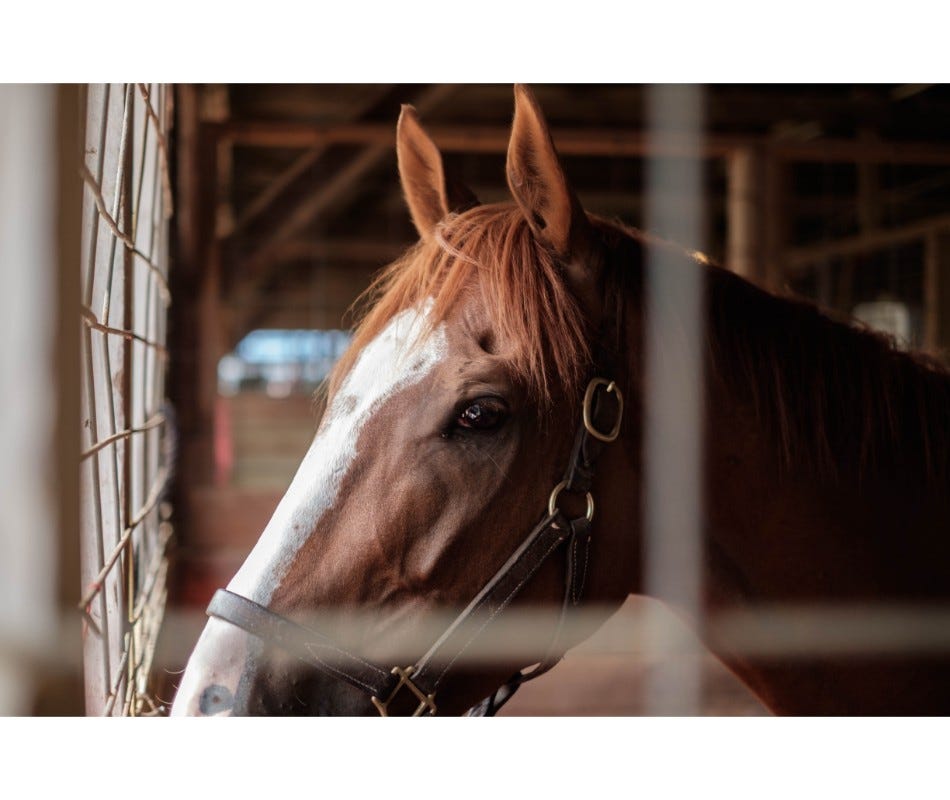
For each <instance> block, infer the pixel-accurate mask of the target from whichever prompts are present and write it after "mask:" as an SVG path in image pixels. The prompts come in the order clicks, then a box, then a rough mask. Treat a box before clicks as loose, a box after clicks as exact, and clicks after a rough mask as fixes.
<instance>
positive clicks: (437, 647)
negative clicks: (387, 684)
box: [412, 511, 572, 694]
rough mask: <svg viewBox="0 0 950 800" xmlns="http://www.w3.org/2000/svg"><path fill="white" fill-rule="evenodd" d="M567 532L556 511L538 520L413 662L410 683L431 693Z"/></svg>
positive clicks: (563, 539)
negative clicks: (439, 634)
mask: <svg viewBox="0 0 950 800" xmlns="http://www.w3.org/2000/svg"><path fill="white" fill-rule="evenodd" d="M571 535H572V528H571V524H570V522H569V521H568V520H567V519H566V518H565V517H564V515H563V514H561V512H560V511H556V512H555V513H554V514H548V515H547V516H546V517H545V518H544V519H542V520H541V521H540V522H539V523H538V524H537V525H536V526H535V527H534V529H533V530H532V531H531V533H530V534H528V537H527V538H526V539H525V540H524V542H522V544H521V546H520V547H519V548H518V549H517V550H515V552H514V553H512V554H511V556H510V557H509V559H508V560H507V561H506V562H505V563H504V564H503V565H502V566H501V568H500V569H499V570H498V571H497V572H496V573H495V575H494V577H492V579H491V580H490V581H489V582H488V583H487V584H485V586H484V588H482V590H481V591H480V592H479V593H478V594H477V595H476V596H475V598H474V599H473V600H472V602H471V603H469V604H468V606H467V607H466V608H465V609H464V610H463V611H462V613H461V614H459V615H458V617H456V619H455V621H454V622H453V623H452V624H451V625H450V626H449V628H448V629H447V630H446V631H445V633H443V634H442V636H440V637H439V639H438V640H437V641H436V643H435V644H433V645H432V647H431V648H429V652H427V653H426V654H425V655H424V656H423V657H422V658H421V659H419V661H418V662H416V666H415V669H414V670H413V678H412V680H413V683H415V684H416V686H418V687H419V688H420V689H422V690H423V691H425V692H426V693H428V694H434V693H435V691H436V690H437V689H438V687H439V684H440V683H441V682H442V679H443V678H444V677H445V675H446V674H447V673H448V671H449V670H450V669H451V668H452V666H453V665H454V664H455V662H456V661H458V659H459V658H460V657H461V656H462V655H463V654H464V653H465V651H466V650H467V649H468V647H469V646H470V645H471V644H472V642H473V641H475V639H476V638H477V637H478V635H479V634H480V633H481V632H482V631H483V630H484V629H485V628H486V627H488V625H490V624H491V622H492V621H493V620H494V619H495V618H496V617H497V616H498V615H499V614H500V613H501V612H502V611H504V610H505V608H507V607H508V605H509V604H510V603H511V601H512V600H513V599H514V598H515V596H516V595H517V594H518V592H520V591H521V589H522V587H523V586H524V585H525V584H526V583H527V582H528V581H529V580H530V579H531V578H532V577H533V576H534V575H535V573H536V572H537V571H538V570H539V569H540V568H541V565H542V564H543V563H544V562H545V561H546V560H547V559H548V557H549V556H550V555H551V554H552V553H553V552H554V551H555V550H557V549H558V548H559V546H560V545H561V544H562V543H563V542H564V541H565V540H566V539H567V538H568V537H570V536H571Z"/></svg>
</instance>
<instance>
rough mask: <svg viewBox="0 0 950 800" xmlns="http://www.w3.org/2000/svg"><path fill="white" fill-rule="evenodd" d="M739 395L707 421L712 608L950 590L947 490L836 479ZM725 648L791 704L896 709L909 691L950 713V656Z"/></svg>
mask: <svg viewBox="0 0 950 800" xmlns="http://www.w3.org/2000/svg"><path fill="white" fill-rule="evenodd" d="M730 400H731V398H729V397H727V396H719V397H711V398H710V413H709V420H708V423H709V424H707V433H706V450H705V477H706V493H705V503H706V509H705V518H706V529H705V536H706V541H705V542H704V556H705V575H704V580H705V592H706V602H707V605H708V606H709V608H708V611H709V613H711V614H713V615H715V614H716V613H717V612H720V611H730V610H743V611H749V610H752V611H754V610H755V608H756V606H758V607H760V608H761V607H768V608H771V609H775V608H776V607H782V608H786V609H787V608H789V607H791V608H793V609H794V608H798V609H802V610H805V611H808V612H813V613H819V614H820V608H821V607H822V606H829V605H830V606H838V607H840V606H842V605H844V606H850V607H854V606H855V605H860V606H861V607H862V608H865V609H866V610H867V612H868V613H875V612H880V611H893V610H894V608H895V606H896V607H898V608H906V607H907V606H908V605H918V606H919V605H923V604H933V603H940V604H945V603H947V602H948V601H950V579H948V575H950V537H948V536H947V535H946V531H947V530H950V506H948V504H947V502H946V497H945V496H940V495H939V493H934V495H933V496H932V497H929V498H928V496H927V495H926V493H925V492H922V491H915V490H914V489H912V488H908V489H906V490H903V491H902V490H894V489H891V490H890V491H885V490H884V488H885V487H884V485H882V484H879V485H875V484H874V483H873V481H871V482H869V483H867V484H863V485H860V486H859V485H857V484H853V485H849V484H848V483H846V482H845V483H841V484H838V485H828V484H827V483H823V482H822V481H821V480H820V479H819V478H818V477H816V476H815V475H814V474H813V473H812V472H810V471H807V470H795V469H794V468H791V469H783V468H780V467H778V466H777V464H778V463H779V459H778V458H777V457H776V454H775V453H774V452H773V450H772V448H771V447H770V446H769V444H768V441H769V437H768V436H766V435H765V434H764V432H762V431H760V430H757V428H756V422H755V421H754V417H753V415H751V414H749V413H748V411H747V410H744V409H742V408H741V407H738V406H736V405H734V404H732V403H731V402H730ZM713 423H714V424H713ZM710 645H711V647H712V648H713V649H714V650H716V649H717V643H716V642H714V641H710ZM719 655H720V656H721V657H723V659H724V660H725V661H726V662H727V663H729V664H730V666H731V667H732V668H733V669H734V670H735V671H736V672H737V673H738V674H739V675H740V676H741V677H743V678H744V679H745V680H746V681H747V682H748V683H749V684H750V685H751V686H753V688H756V689H757V690H758V691H759V693H760V694H761V695H762V696H763V698H764V699H766V700H767V702H769V703H770V704H771V705H772V707H773V708H775V709H776V710H779V711H786V712H791V713H848V712H859V713H877V712H880V713H886V712H887V711H888V710H890V708H891V707H890V706H888V705H887V703H889V702H894V701H895V700H902V701H903V702H904V705H903V706H899V708H900V709H902V710H904V711H906V712H907V713H927V712H926V711H925V709H927V708H932V705H933V703H938V704H939V703H943V704H945V705H944V710H943V713H947V710H948V709H947V707H946V705H948V704H950V688H948V686H950V670H948V664H947V663H946V662H944V663H943V664H938V663H937V662H932V661H931V662H926V663H925V662H921V661H915V660H912V659H910V658H904V659H902V658H894V659H890V660H887V659H884V660H881V661H873V659H872V660H871V661H870V662H867V665H866V666H868V669H865V670H863V671H862V670H860V669H857V668H858V667H860V666H861V665H862V663H863V662H861V661H860V660H857V661H855V660H854V659H851V660H848V659H847V658H840V657H839V658H833V657H826V655H822V656H816V657H812V658H808V657H807V656H806V657H804V658H803V657H802V654H800V653H799V654H797V655H794V656H789V657H781V658H779V659H778V660H773V661H772V662H764V661H763V662H758V663H757V662H755V661H754V660H752V659H749V658H747V657H745V656H743V655H740V654H735V653H730V652H729V650H728V645H724V646H723V647H722V648H721V650H720V652H719ZM856 670H857V671H856ZM928 675H934V676H940V677H942V679H943V681H942V683H940V682H939V681H938V680H937V679H936V677H935V678H934V679H933V680H928V679H927V677H925V676H928ZM869 681H871V683H874V681H878V683H874V685H873V686H871V685H868V682H869ZM940 686H942V687H943V688H939V687H940ZM875 689H877V690H879V691H880V695H876V694H875ZM895 692H896V695H895ZM937 695H939V697H938V696H937Z"/></svg>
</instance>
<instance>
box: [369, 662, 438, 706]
mask: <svg viewBox="0 0 950 800" xmlns="http://www.w3.org/2000/svg"><path fill="white" fill-rule="evenodd" d="M413 669H414V668H413V667H393V668H392V674H393V675H398V676H399V683H397V684H396V686H395V688H394V689H393V690H392V692H391V693H390V695H389V697H387V698H386V699H385V700H380V699H379V698H378V697H371V698H370V700H372V701H373V705H374V706H376V710H377V711H378V712H379V716H381V717H388V716H389V704H390V703H391V702H392V701H393V698H394V697H395V696H396V695H397V694H399V690H400V689H402V687H403V686H406V687H408V688H409V691H410V692H412V693H413V694H414V695H415V696H416V697H417V698H418V700H419V707H418V708H417V709H416V710H415V711H414V712H413V713H412V716H414V717H421V716H422V715H423V714H425V715H426V716H428V717H434V716H435V695H434V694H425V693H424V692H423V691H422V689H420V688H419V687H418V686H416V685H415V684H414V683H413V682H412V680H411V678H412V672H413Z"/></svg>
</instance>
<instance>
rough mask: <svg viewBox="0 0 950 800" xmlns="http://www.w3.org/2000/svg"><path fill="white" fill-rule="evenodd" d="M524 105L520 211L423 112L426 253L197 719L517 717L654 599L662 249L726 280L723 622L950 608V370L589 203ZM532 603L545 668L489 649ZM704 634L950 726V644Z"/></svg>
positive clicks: (206, 688)
mask: <svg viewBox="0 0 950 800" xmlns="http://www.w3.org/2000/svg"><path fill="white" fill-rule="evenodd" d="M514 94H515V108H514V118H513V122H512V128H511V136H510V141H509V146H508V151H507V164H506V171H507V181H508V187H509V189H510V193H511V195H512V202H506V203H495V204H480V203H479V202H478V200H477V199H476V198H475V196H474V195H473V194H472V193H471V192H470V191H469V190H468V189H466V188H465V187H464V185H463V184H461V183H460V182H458V181H457V180H456V179H455V178H454V177H453V176H451V175H449V174H447V172H446V171H445V169H444V166H443V161H442V157H441V154H440V153H439V150H438V149H437V147H436V145H435V143H434V142H433V140H432V139H431V138H430V137H429V135H428V134H427V133H426V132H425V130H424V129H423V127H422V125H421V123H420V121H419V118H418V115H417V114H416V113H415V111H414V109H413V108H412V107H410V106H403V108H402V111H401V114H400V117H399V121H398V123H397V136H396V139H397V141H396V154H397V162H398V170H399V176H400V180H401V184H402V188H403V192H404V194H405V198H406V201H407V205H408V209H409V212H410V216H411V218H412V221H413V223H414V225H415V227H416V229H417V230H418V233H419V240H418V242H417V243H416V244H415V245H413V246H412V247H410V248H409V249H408V250H407V251H406V252H405V253H404V255H403V256H402V257H400V258H399V259H398V260H396V261H395V262H393V263H392V264H390V265H389V266H388V267H386V268H385V269H384V270H383V271H382V272H381V274H380V275H379V277H378V278H377V279H376V280H375V281H374V283H373V286H372V287H371V289H370V290H369V295H368V298H369V299H368V303H367V308H368V310H367V311H366V312H365V315H364V316H363V318H362V319H361V321H360V323H359V325H358V327H357V329H356V331H355V336H354V339H353V342H352V345H351V347H350V349H349V350H348V351H347V353H346V354H345V355H344V357H343V358H342V360H341V361H340V363H339V364H338V365H337V366H336V368H335V370H334V372H333V374H332V376H331V378H330V382H329V388H328V391H327V399H326V410H325V412H324V414H323V417H322V420H321V423H320V426H319V428H318V431H317V433H316V436H315V438H314V440H313V442H312V445H311V447H310V450H309V451H308V453H307V454H306V456H305V457H304V459H303V462H302V464H301V466H300V468H299V471H298V472H297V474H296V476H295V477H294V478H293V481H292V482H291V484H290V487H289V488H288V490H287V493H286V495H285V496H284V497H283V499H282V500H281V502H280V503H279V505H278V507H277V509H276V511H275V512H274V515H273V518H272V519H271V521H270V522H269V523H268V525H267V526H266V528H265V530H264V532H263V534H262V536H261V538H260V540H259V541H258V543H257V544H256V545H255V547H254V548H253V550H252V552H251V553H250V555H249V556H248V558H247V560H246V561H245V562H244V563H243V565H242V566H241V567H240V569H239V571H238V572H237V574H236V575H235V576H234V578H233V579H232V580H231V582H230V583H229V584H228V587H227V589H226V590H219V592H218V594H217V595H215V598H214V599H213V600H212V603H211V606H210V607H209V615H210V619H209V620H208V621H207V624H206V626H205V628H204V630H203V632H202V633H201V636H200V639H199V640H198V642H197V644H196V646H195V648H194V650H193V652H192V654H191V656H190V658H189V660H188V664H187V668H186V670H185V673H184V676H183V679H182V681H181V684H180V687H179V689H178V692H177V696H176V699H175V701H174V706H173V708H172V714H173V715H179V714H196V715H217V714H224V715H246V714H282V715H337V714H343V715H367V714H384V715H393V714H416V715H422V714H434V713H436V712H437V713H438V714H440V715H442V714H452V715H458V714H463V713H484V714H492V713H494V712H495V711H496V710H497V709H498V708H499V707H500V706H501V705H502V704H503V702H504V701H505V700H506V699H507V697H509V696H510V695H511V693H513V691H514V690H516V689H517V687H518V686H519V685H520V684H521V683H522V682H523V681H524V680H526V679H528V678H530V677H534V676H536V675H537V674H540V673H541V672H544V671H546V670H547V669H550V668H552V667H554V665H556V664H557V662H558V660H559V659H560V657H561V656H562V655H563V654H564V653H565V652H566V651H567V650H568V649H569V648H571V647H573V646H574V645H576V644H577V643H578V642H580V641H582V640H583V639H584V638H586V637H588V636H590V635H591V634H592V633H593V632H594V631H595V630H596V628H597V627H598V626H599V625H600V624H602V623H603V621H604V620H606V619H607V618H608V617H609V616H610V615H611V614H612V613H613V612H614V611H616V609H618V608H619V607H620V605H621V604H622V603H623V602H624V601H625V599H626V598H627V597H628V596H630V595H637V594H642V593H644V591H645V583H644V557H643V553H642V541H643V529H644V508H643V505H644V500H643V491H642V483H643V474H644V454H643V442H644V437H645V422H644V419H645V417H644V400H643V397H644V389H645V382H646V381H647V380H648V377H647V374H646V372H645V369H644V335H645V334H644V331H645V318H646V315H647V314H648V313H649V311H648V309H647V307H646V304H645V302H644V293H645V285H646V281H647V274H646V269H645V264H646V262H647V258H648V257H649V255H650V253H651V252H652V251H653V250H654V249H655V248H666V250H665V251H664V252H666V255H667V258H673V259H674V260H675V262H676V265H677V268H680V269H683V270H694V271H696V272H697V274H698V277H699V279H700V280H701V281H702V285H703V287H704V288H703V295H702V297H703V300H702V312H703V320H702V342H701V357H702V367H703V378H702V387H703V389H704V394H703V398H702V401H701V406H702V414H703V428H702V431H703V433H702V456H701V466H702V487H701V491H702V508H703V515H702V524H701V526H700V534H701V537H702V541H701V544H702V559H701V573H702V574H701V586H702V598H701V599H702V603H701V611H702V614H703V617H704V618H705V619H711V618H713V617H714V615H715V614H716V613H719V612H723V611H729V610H735V609H754V608H756V607H757V606H768V607H772V606H773V605H776V604H777V605H779V606H782V607H786V606H791V607H797V606H803V607H812V606H818V607H820V608H825V607H829V606H832V607H834V606H836V605H837V604H841V605H843V606H850V605H854V604H865V605H873V604H879V603H883V604H888V606H889V607H890V606H891V605H897V606H900V607H907V606H918V605H927V606H928V607H930V606H938V607H939V606H941V604H945V603H946V602H947V600H948V599H950V579H948V574H950V501H948V496H950V492H948V489H950V373H948V371H947V370H946V369H944V368H942V367H941V366H940V365H939V364H937V363H936V362H934V361H931V360H929V359H928V358H926V357H925V356H923V355H920V354H912V353H908V352H904V351H901V350H899V349H898V348H897V347H896V346H895V345H894V343H893V342H892V341H890V340H889V339H887V338H885V337H883V336H882V335H879V334H876V333H874V332H872V331H870V330H867V329H862V328H861V327H859V326H858V325H856V324H853V323H851V322H849V321H847V320H842V319H838V318H835V317H833V316H832V315H831V314H830V313H828V312H825V311H823V310H821V309H819V308H818V307H817V306H816V305H814V304H811V303H809V302H807V301H805V300H802V299H796V298H793V297H790V296H782V295H779V294H777V293H772V292H768V291H766V290H765V289H763V288H760V287H758V286H756V285H754V284H753V283H750V282H748V281H746V280H744V279H743V278H741V277H739V276H738V275H736V274H734V273H732V272H730V271H727V270H725V269H723V268H721V267H719V266H717V265H716V264H713V263H711V262H710V260H709V259H705V258H701V257H698V256H697V254H694V253H690V252H687V251H686V250H681V249H678V248H675V247H674V246H672V245H669V244H667V243H664V242H661V241H659V240H657V239H655V238H653V237H650V236H649V235H647V234H645V233H643V232H641V231H638V230H636V229H633V228H630V227H627V226H625V225H624V224H622V223H620V222H617V221H613V220H607V219H604V218H601V217H599V216H597V215H594V214H590V213H588V212H586V211H585V210H584V209H583V207H582V206H581V203H580V201H579V200H578V197H577V194H576V192H575V191H574V190H573V188H572V186H571V185H570V183H569V181H568V179H567V175H566V173H565V170H564V168H563V166H562V164H561V162H560V159H559V157H558V154H557V151H556V148H555V144H554V141H553V138H552V135H551V133H550V131H549V129H548V126H547V123H546V121H545V119H544V116H543V114H542V111H541V108H540V106H539V104H538V102H537V100H536V99H535V97H534V96H533V94H532V92H531V91H530V89H528V88H527V87H524V86H516V88H515V92H514ZM675 351H676V348H675V347H672V346H671V348H670V356H669V357H670V358H675ZM673 368H676V365H675V363H674V364H673ZM595 509H596V512H595ZM539 519H540V521H539ZM657 599H659V600H660V601H664V602H670V603H674V604H675V602H676V598H666V597H663V596H660V597H658V598H657ZM533 609H548V610H550V611H551V613H549V614H546V615H542V616H539V617H537V618H536V620H535V621H534V622H533V623H532V624H531V625H530V626H529V627H530V629H531V630H532V632H533V633H534V634H536V635H535V636H533V637H532V638H531V643H530V647H529V648H528V649H530V648H537V650H536V651H534V652H533V654H532V653H529V652H525V649H526V648H521V650H519V651H517V652H515V651H510V652H505V651H503V650H502V652H501V653H500V654H498V655H497V657H496V658H494V659H486V658H482V659H481V660H479V659H469V658H467V655H469V654H471V653H473V652H475V651H477V650H478V648H479V643H481V642H483V641H488V642H491V641H492V637H493V636H494V634H493V633H492V632H493V630H494V629H495V627H496V626H497V625H499V623H500V622H501V621H503V620H505V619H506V618H514V616H513V615H515V614H516V613H517V612H518V611H519V610H520V611H522V612H524V613H530V612H531V610H533ZM584 609H587V610H589V612H590V613H588V614H587V615H586V616H584V615H581V616H580V617H578V618H580V619H581V620H582V621H581V622H580V624H577V625H573V624H565V619H567V618H572V619H573V618H574V617H573V616H572V615H573V614H576V613H579V612H580V611H582V610H584ZM320 612H325V613H322V614H321V613H320ZM330 612H333V613H330ZM357 619H359V620H361V621H362V623H363V624H361V625H356V624H353V625H351V624H350V623H351V622H353V621H354V620H357ZM531 619H535V618H531ZM314 620H317V622H314ZM433 621H435V622H434V624H435V629H434V628H433V625H432V624H430V623H433ZM696 624H697V631H698V633H699V635H700V636H701V637H704V639H705V642H706V644H707V646H708V647H709V648H710V649H711V650H712V651H713V653H714V654H715V655H716V656H717V657H718V658H720V659H721V660H722V661H723V662H724V663H725V664H726V666H727V667H728V668H729V669H731V670H732V671H733V672H734V673H735V674H736V675H737V676H738V677H739V678H740V680H742V681H743V682H744V683H745V684H746V685H747V686H749V687H750V688H751V689H752V691H753V692H754V693H755V694H756V695H757V696H758V697H759V698H760V699H761V700H762V702H763V703H764V704H765V705H766V706H767V707H768V708H769V709H770V710H771V711H773V712H774V713H777V714H835V715H838V714H912V715H917V714H946V713H948V712H950V657H948V654H947V653H946V652H939V651H938V652H908V653H893V652H892V653H884V654H875V653H865V654H861V653H858V654H855V653H848V652H843V653H840V654H835V653H831V654H828V653H825V654H816V655H814V656H809V655H807V654H806V655H805V656H803V657H802V656H799V657H796V658H783V657H782V656H781V655H774V654H772V655H770V654H768V653H759V654H756V653H749V652H744V651H742V650H741V649H735V648H733V647H732V646H731V644H730V642H729V641H728V640H722V641H720V640H717V638H716V636H715V633H714V626H705V625H702V624H701V621H700V620H696ZM439 626H444V628H445V630H444V631H443V630H442V628H441V627H439ZM433 630H435V631H436V633H433ZM499 636H500V635H499ZM495 639H496V640H497V641H496V643H497V642H500V641H501V639H500V638H499V637H495ZM416 647H418V648H419V649H418V650H413V648H416ZM426 647H428V650H427V651H426V650H425V648H426ZM489 649H490V648H489ZM411 652H414V653H415V655H411ZM412 659H414V660H412ZM407 663H410V664H411V666H406V664H407Z"/></svg>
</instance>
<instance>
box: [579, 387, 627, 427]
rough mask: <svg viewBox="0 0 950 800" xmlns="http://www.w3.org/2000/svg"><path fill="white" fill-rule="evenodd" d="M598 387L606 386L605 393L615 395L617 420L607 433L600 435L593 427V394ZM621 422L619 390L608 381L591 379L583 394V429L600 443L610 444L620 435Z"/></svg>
mask: <svg viewBox="0 0 950 800" xmlns="http://www.w3.org/2000/svg"><path fill="white" fill-rule="evenodd" d="M598 386H606V387H607V389H606V391H607V392H608V393H610V392H613V393H614V394H615V395H617V419H616V421H615V422H614V426H613V428H611V429H610V432H609V433H601V432H600V431H599V430H597V428H595V427H594V421H593V405H594V393H595V392H596V391H597V387H598ZM622 421H623V394H622V393H621V392H620V388H619V387H618V386H617V384H616V383H615V382H614V381H608V380H607V379H606V378H593V379H592V380H591V382H590V383H588V384H587V391H586V392H584V428H585V429H586V431H587V432H588V433H589V434H590V435H591V436H593V437H594V438H595V439H600V441H602V442H612V441H613V440H614V439H616V438H617V437H618V436H619V435H620V423H621V422H622Z"/></svg>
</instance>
